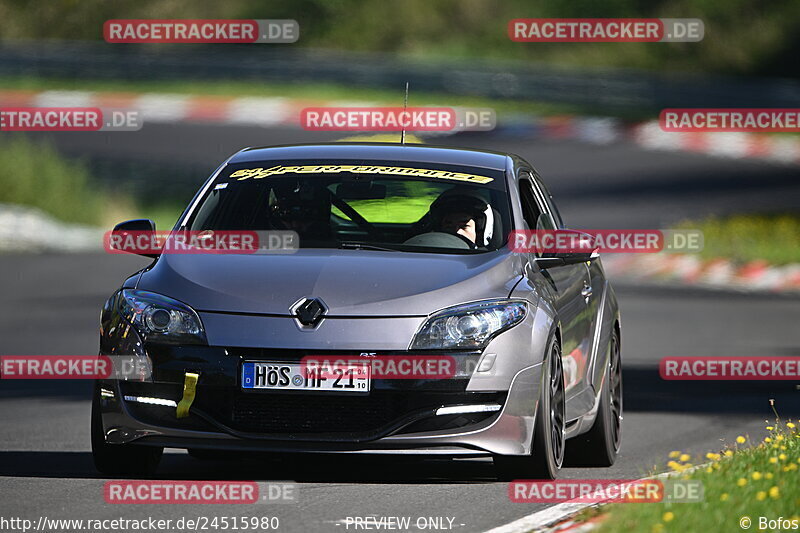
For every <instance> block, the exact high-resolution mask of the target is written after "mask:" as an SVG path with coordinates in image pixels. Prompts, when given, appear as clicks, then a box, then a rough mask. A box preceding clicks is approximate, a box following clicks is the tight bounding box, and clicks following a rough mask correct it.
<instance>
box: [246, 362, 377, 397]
mask: <svg viewBox="0 0 800 533" xmlns="http://www.w3.org/2000/svg"><path fill="white" fill-rule="evenodd" d="M369 387H370V376H369V367H368V366H367V365H361V364H343V365H336V366H335V367H333V368H320V367H314V366H312V365H303V364H300V363H271V362H260V361H259V362H255V361H245V362H244V363H242V388H243V389H272V390H304V391H328V392H364V393H366V392H369Z"/></svg>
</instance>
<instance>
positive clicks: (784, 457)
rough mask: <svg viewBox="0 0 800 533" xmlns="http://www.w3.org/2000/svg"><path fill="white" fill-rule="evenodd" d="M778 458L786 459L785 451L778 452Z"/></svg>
mask: <svg viewBox="0 0 800 533" xmlns="http://www.w3.org/2000/svg"><path fill="white" fill-rule="evenodd" d="M778 459H780V460H781V461H785V460H786V454H785V453H782V454H780V455H779V456H778Z"/></svg>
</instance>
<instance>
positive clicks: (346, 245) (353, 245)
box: [339, 241, 400, 252]
mask: <svg viewBox="0 0 800 533" xmlns="http://www.w3.org/2000/svg"><path fill="white" fill-rule="evenodd" d="M339 248H342V249H344V250H376V251H378V252H399V251H400V250H398V249H397V248H385V247H383V246H376V245H374V244H368V243H365V242H352V241H344V242H340V243H339Z"/></svg>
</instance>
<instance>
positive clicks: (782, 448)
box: [778, 444, 786, 450]
mask: <svg viewBox="0 0 800 533" xmlns="http://www.w3.org/2000/svg"><path fill="white" fill-rule="evenodd" d="M778 449H779V450H786V446H784V445H782V444H781V445H780V446H779V447H778Z"/></svg>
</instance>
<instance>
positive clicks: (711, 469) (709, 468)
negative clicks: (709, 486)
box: [706, 466, 714, 474]
mask: <svg viewBox="0 0 800 533" xmlns="http://www.w3.org/2000/svg"><path fill="white" fill-rule="evenodd" d="M713 471H714V469H713V468H711V467H710V466H709V467H708V468H706V474H710V473H711V472H713Z"/></svg>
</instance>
